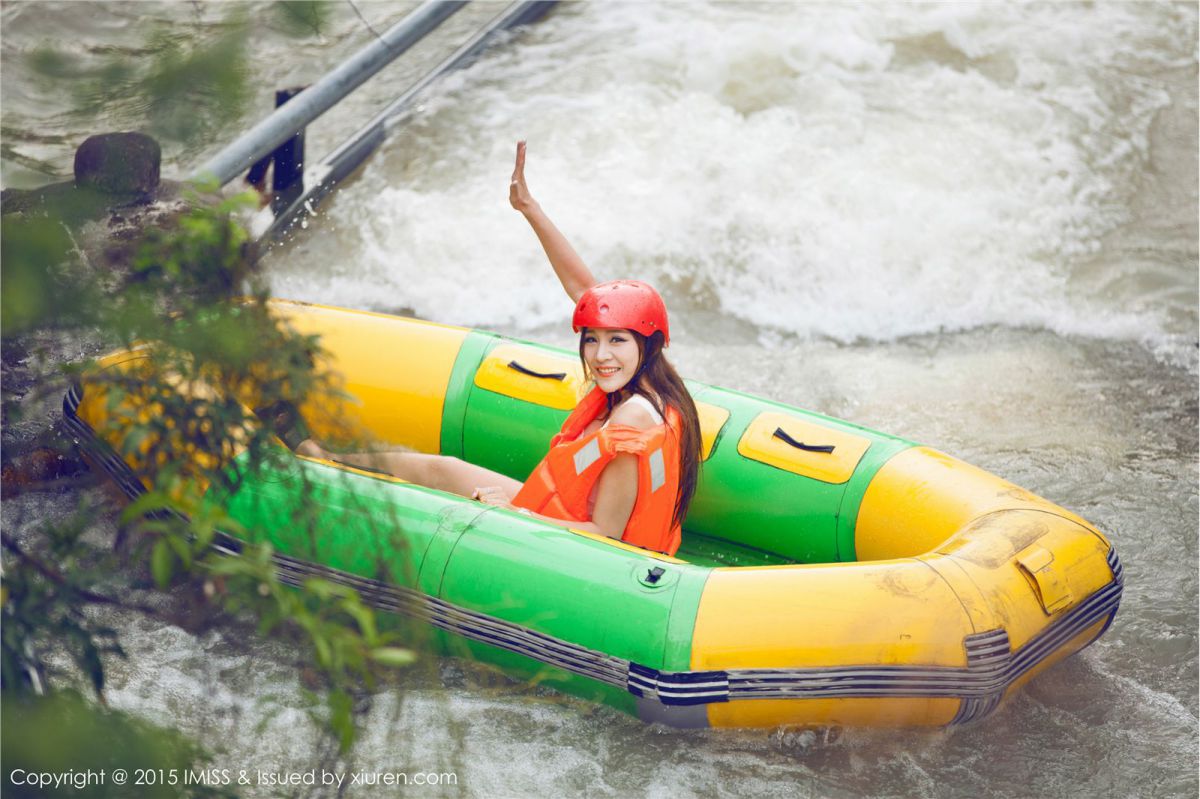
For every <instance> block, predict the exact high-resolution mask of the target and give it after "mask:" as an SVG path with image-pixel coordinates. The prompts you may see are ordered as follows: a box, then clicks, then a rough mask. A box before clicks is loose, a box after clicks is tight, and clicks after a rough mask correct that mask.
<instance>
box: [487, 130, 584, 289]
mask: <svg viewBox="0 0 1200 799" xmlns="http://www.w3.org/2000/svg"><path fill="white" fill-rule="evenodd" d="M508 201H509V203H511V204H512V207H513V208H515V209H516V210H518V211H520V212H521V213H522V214H524V215H525V219H526V221H528V222H529V226H530V227H532V228H533V232H534V233H536V234H537V237H538V241H540V242H541V243H542V249H543V250H545V251H546V257H547V258H549V259H550V265H551V266H553V267H554V274H556V275H558V280H559V282H560V283H562V287H563V289H564V290H565V291H566V292H567V296H569V297H570V298H571V302H579V298H580V297H581V296H583V293H584V292H585V291H587V290H588V289H590V288H591V287H592V286H594V285H596V278H594V277H593V276H592V270H590V269H588V267H587V264H585V263H584V262H583V259H582V258H580V257H579V253H577V252H575V248H574V247H572V246H571V242H569V241H567V238H566V236H564V235H563V234H562V233H561V232H560V231H559V229H558V228H556V227H555V226H554V223H553V222H551V221H550V217H548V216H546V214H545V212H544V211H542V207H541V206H540V205H538V204H537V201H536V200H534V199H533V195H531V194H530V193H529V187H528V186H526V185H525V142H523V141H519V142H517V163H516V166H514V167H513V173H512V182H510V183H509V184H508Z"/></svg>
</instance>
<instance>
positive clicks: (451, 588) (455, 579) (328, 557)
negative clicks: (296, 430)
mask: <svg viewBox="0 0 1200 799" xmlns="http://www.w3.org/2000/svg"><path fill="white" fill-rule="evenodd" d="M306 490H307V491H310V492H311V498H312V500H313V501H314V502H315V506H316V507H318V508H319V509H320V510H319V512H318V518H317V519H316V520H315V523H314V524H306V523H304V520H302V519H298V518H296V514H297V509H298V508H300V507H301V506H302V502H301V498H302V496H303V492H304V491H306ZM209 500H210V501H212V502H220V503H221V504H222V505H224V507H225V508H226V510H227V511H228V513H229V514H230V516H231V517H232V518H234V519H235V520H236V521H238V522H239V523H241V524H242V525H243V526H245V527H246V529H247V531H248V536H249V540H251V541H267V542H270V544H271V545H272V546H273V547H274V548H275V550H276V552H277V553H279V554H281V555H285V556H288V557H291V558H294V559H296V560H298V561H302V562H303V563H304V564H316V568H309V567H305V572H306V573H310V574H312V575H313V576H320V577H324V578H326V579H333V580H340V581H342V582H348V583H350V584H355V585H356V587H360V589H361V587H362V581H361V580H360V581H355V580H353V579H348V578H347V577H346V575H351V576H353V577H356V578H363V579H364V580H366V581H374V583H376V584H382V586H383V588H382V589H380V588H379V587H374V588H369V590H367V591H364V598H365V599H366V600H367V601H369V602H373V603H374V604H376V605H377V606H380V607H382V608H383V609H385V610H400V609H401V608H399V607H398V606H397V601H398V600H397V599H396V598H395V597H396V592H395V591H391V592H390V593H389V592H388V590H387V587H389V586H396V587H400V588H407V589H415V590H416V591H419V592H420V593H423V594H425V595H426V596H430V597H437V598H438V599H440V600H442V601H443V603H448V604H440V603H439V604H438V605H437V606H436V607H431V608H429V609H422V603H421V602H412V607H411V608H409V610H410V612H411V611H412V610H413V609H414V608H415V609H417V612H418V613H421V612H426V613H428V614H429V615H430V616H431V617H432V616H434V615H437V614H444V616H438V618H439V619H441V621H442V622H443V623H442V625H441V626H443V627H449V628H450V629H451V630H453V631H454V633H457V634H452V633H450V632H447V631H445V630H437V631H436V632H434V633H433V634H432V636H431V638H432V643H433V645H434V646H435V647H436V648H437V650H439V651H442V652H445V653H447V654H454V655H464V654H465V655H470V656H472V657H475V658H477V659H480V660H483V661H485V662H489V663H492V664H495V665H497V666H500V667H501V668H503V669H505V670H506V671H509V672H511V673H514V674H517V675H519V676H523V677H526V678H531V679H534V680H536V681H539V682H544V683H546V684H549V685H552V686H553V687H555V688H558V689H560V690H562V691H565V692H568V693H571V694H574V695H577V696H581V697H584V698H587V699H592V700H600V701H604V702H606V703H607V704H610V705H613V706H615V707H618V708H620V709H623V710H626V711H630V712H632V711H633V709H634V698H633V697H632V695H630V694H628V692H627V691H625V689H624V686H623V684H622V685H620V686H613V685H607V684H605V683H603V682H601V681H598V680H596V679H593V678H591V677H589V676H584V675H581V674H578V673H573V672H572V671H571V665H572V664H574V663H578V662H579V658H580V655H579V653H580V652H584V653H585V656H584V657H583V660H584V661H587V660H588V657H590V656H586V652H592V653H596V654H597V655H598V656H599V660H600V661H601V662H602V663H603V662H607V661H608V660H610V659H612V658H615V659H616V662H617V665H616V666H613V665H612V664H611V663H610V664H609V665H608V667H607V668H608V669H609V674H610V678H611V679H613V680H617V679H618V677H619V674H620V671H621V666H620V664H621V663H623V662H624V661H633V662H636V663H639V664H642V665H646V666H649V667H652V668H658V669H666V670H686V669H688V668H689V663H690V657H691V643H692V633H693V627H694V624H695V618H696V609H697V608H698V606H699V602H700V595H701V593H702V591H703V586H704V582H705V580H706V579H707V577H708V573H709V571H710V570H709V569H708V568H704V567H698V566H693V565H691V564H676V563H670V562H666V561H662V560H658V559H655V558H653V557H651V556H650V555H649V554H646V553H642V552H640V551H635V550H631V549H627V548H624V547H617V546H613V545H611V544H608V543H606V542H604V541H599V540H595V539H592V538H590V537H587V536H584V535H579V534H575V533H571V532H569V531H565V530H563V529H562V528H559V527H556V526H554V525H548V524H545V523H542V522H539V521H537V520H535V519H528V518H527V517H524V516H521V515H518V514H515V513H511V512H509V511H505V510H501V509H498V508H489V507H485V506H482V505H480V504H479V503H476V502H471V501H469V500H465V499H462V498H460V497H456V496H454V495H451V494H446V493H444V492H441V491H436V490H433V489H428V488H424V487H421V486H416V485H411V484H407V483H401V482H398V481H395V480H391V479H387V478H383V477H376V476H373V475H370V474H362V473H358V472H350V471H346V470H344V469H341V468H338V467H335V466H331V465H328V464H322V463H317V462H313V461H307V460H302V459H297V460H295V461H293V462H291V463H288V464H286V465H285V466H284V467H283V468H281V469H280V470H277V471H270V470H265V469H264V470H263V471H261V472H260V473H259V474H258V475H256V476H251V477H248V478H246V479H245V481H244V482H243V484H242V486H241V487H240V489H239V490H238V491H237V492H236V493H235V494H233V495H230V496H218V495H215V494H214V495H213V496H210V497H209ZM312 531H315V532H312ZM655 566H660V567H663V568H664V569H665V570H666V571H665V573H664V574H663V576H662V577H661V578H659V580H658V582H657V584H654V585H649V584H647V583H646V582H645V581H644V577H645V575H646V573H647V571H648V570H649V569H650V568H652V567H655ZM321 567H324V568H321ZM329 570H335V571H329ZM409 596H410V597H411V596H412V595H411V593H410V594H409ZM379 597H383V600H384V601H383V602H382V605H380V603H379V601H378V599H379ZM545 636H550V637H551V638H549V639H547V638H545ZM606 656H607V657H606ZM614 668H615V669H616V671H615V672H614V671H613V669H614ZM614 675H615V676H614Z"/></svg>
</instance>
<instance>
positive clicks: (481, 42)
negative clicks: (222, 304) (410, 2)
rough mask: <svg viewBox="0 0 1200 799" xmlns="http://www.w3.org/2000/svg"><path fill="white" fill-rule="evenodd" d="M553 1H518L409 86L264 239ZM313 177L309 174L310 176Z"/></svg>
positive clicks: (344, 147) (323, 168)
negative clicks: (430, 92) (431, 93)
mask: <svg viewBox="0 0 1200 799" xmlns="http://www.w3.org/2000/svg"><path fill="white" fill-rule="evenodd" d="M554 5H555V3H554V2H551V1H550V0H518V2H514V3H512V4H511V5H509V6H508V7H507V8H506V9H505V10H504V11H502V12H501V13H499V14H497V15H496V16H495V17H494V18H493V19H492V20H491V21H490V22H488V23H487V24H486V25H484V26H483V27H482V28H480V29H479V30H478V31H477V32H476V33H475V34H474V35H473V36H472V37H471V38H470V39H468V40H467V41H465V42H464V43H463V44H462V45H461V46H460V47H459V48H458V49H457V50H455V51H454V52H453V53H452V54H451V55H450V56H449V57H447V58H446V59H445V60H444V61H442V62H441V63H440V64H438V65H437V66H436V67H434V68H433V69H432V70H430V71H429V72H428V73H426V75H425V76H424V77H422V78H421V79H420V80H418V81H417V82H416V83H414V84H413V85H411V86H409V87H408V88H407V89H406V90H405V91H404V93H403V94H401V95H400V96H399V97H397V98H396V99H395V100H393V101H392V102H391V103H389V104H388V105H387V107H386V108H384V109H383V110H382V111H380V112H379V113H378V114H376V115H375V117H374V118H373V119H371V121H370V122H368V123H366V125H364V126H363V127H362V128H360V129H359V130H358V131H357V132H356V133H355V134H354V135H353V136H351V137H350V138H348V139H347V140H346V141H344V142H342V144H340V145H339V146H338V147H337V148H336V149H335V150H334V151H333V152H332V153H330V154H329V155H328V156H326V157H325V159H324V160H323V161H322V162H321V163H320V164H319V165H317V166H316V167H314V168H313V169H312V175H311V177H315V181H314V182H313V184H312V185H310V186H307V187H306V188H305V190H304V193H303V194H301V196H300V197H298V198H296V199H295V200H294V201H293V202H292V203H291V205H290V206H289V207H288V208H286V209H277V215H276V218H275V221H274V222H273V223H272V224H271V227H270V228H269V229H268V230H267V232H266V233H265V234H264V236H263V237H264V238H266V237H271V236H277V235H278V234H279V233H280V232H281V231H282V230H284V229H286V228H287V227H288V226H289V225H290V224H291V222H292V221H293V219H294V218H295V216H296V215H297V214H298V213H299V212H301V211H302V210H308V211H309V212H310V213H311V212H312V209H313V206H315V205H316V204H317V203H318V202H320V200H321V199H322V198H323V197H324V196H325V195H326V194H328V193H329V192H330V191H332V190H333V188H334V187H335V186H336V185H337V184H338V183H340V182H341V181H342V180H344V179H345V178H346V177H347V176H349V175H350V174H351V173H352V172H353V171H354V170H356V169H357V168H358V167H359V166H360V165H361V164H362V163H363V161H365V160H366V159H367V158H368V157H369V156H370V155H371V153H373V152H374V151H375V150H376V149H377V148H378V147H379V146H380V145H381V144H382V143H383V141H384V139H385V138H386V136H387V131H388V128H389V127H390V126H391V125H392V124H394V123H395V122H396V121H397V120H398V118H399V117H400V116H401V115H402V114H404V113H405V112H406V111H408V110H409V108H410V106H411V105H412V104H413V101H414V100H415V99H416V98H417V97H418V96H419V95H420V94H421V92H423V91H424V90H425V89H427V88H428V87H429V86H430V84H432V83H433V82H434V81H436V80H438V79H439V78H442V77H443V76H444V75H445V74H446V73H447V72H450V71H451V70H454V69H461V68H462V67H464V66H466V65H467V64H469V63H470V62H471V61H472V60H473V59H475V58H476V57H477V56H478V55H479V54H480V53H481V52H482V51H483V50H484V49H485V48H486V47H487V46H488V45H489V44H490V43H491V42H492V40H493V39H494V38H495V36H496V34H497V33H498V32H499V31H502V30H508V29H510V28H514V27H517V26H519V25H526V24H529V23H530V22H533V21H535V20H537V19H539V18H541V17H542V16H543V15H545V14H546V13H547V12H548V11H549V10H550V9H551V8H552V7H553V6H554ZM306 177H309V175H306Z"/></svg>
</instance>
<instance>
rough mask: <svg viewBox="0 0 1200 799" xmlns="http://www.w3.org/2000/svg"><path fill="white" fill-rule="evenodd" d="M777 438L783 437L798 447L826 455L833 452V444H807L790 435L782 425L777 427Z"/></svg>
mask: <svg viewBox="0 0 1200 799" xmlns="http://www.w3.org/2000/svg"><path fill="white" fill-rule="evenodd" d="M775 438H782V439H783V440H784V441H786V442H787V443H789V444H791V445H792V446H793V447H795V448H796V449H802V450H804V451H805V452H824V453H825V454H826V455H828V454H830V453H832V452H833V444H805V443H804V442H803V441H797V440H796V439H794V438H792V437H791V436H789V435H788V434H787V433H785V432H784V430H783V428H782V427H776V428H775Z"/></svg>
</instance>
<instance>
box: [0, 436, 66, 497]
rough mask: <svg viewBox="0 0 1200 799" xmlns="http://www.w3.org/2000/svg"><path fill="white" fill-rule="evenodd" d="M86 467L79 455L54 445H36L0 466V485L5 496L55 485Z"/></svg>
mask: <svg viewBox="0 0 1200 799" xmlns="http://www.w3.org/2000/svg"><path fill="white" fill-rule="evenodd" d="M86 471H87V465H86V464H85V463H84V462H83V461H82V460H81V459H79V458H78V457H74V456H69V455H66V454H64V453H63V452H62V451H60V450H56V449H53V448H51V447H36V448H34V449H32V450H30V451H29V452H25V453H22V454H20V455H17V456H16V457H14V458H13V459H12V460H10V461H9V462H8V463H5V464H4V466H3V467H0V485H3V490H4V496H5V497H11V496H12V495H13V494H15V493H18V492H21V491H28V490H30V489H36V488H42V487H47V486H52V485H55V484H56V482H57V481H59V480H62V479H64V478H68V477H75V476H78V475H80V474H83V473H85V472H86Z"/></svg>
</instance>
